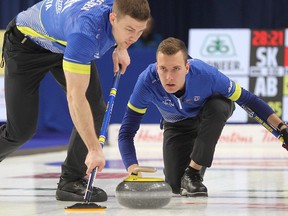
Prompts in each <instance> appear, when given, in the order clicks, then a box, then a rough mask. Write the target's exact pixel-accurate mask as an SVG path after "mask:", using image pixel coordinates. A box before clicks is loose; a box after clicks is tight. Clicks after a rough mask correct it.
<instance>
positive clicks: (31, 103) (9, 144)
mask: <svg viewBox="0 0 288 216" xmlns="http://www.w3.org/2000/svg"><path fill="white" fill-rule="evenodd" d="M3 46H4V49H3V51H4V59H5V65H6V67H5V100H6V109H7V123H6V124H4V125H2V126H1V128H0V161H2V160H3V159H4V158H6V157H7V156H8V155H9V154H10V153H12V152H14V151H15V150H16V149H18V148H19V147H20V146H21V145H22V144H24V143H25V142H26V141H28V140H29V139H30V138H31V137H32V136H33V135H34V134H35V132H36V129H37V119H38V106H39V86H40V82H41V80H42V79H43V78H44V76H45V75H46V74H47V73H48V72H49V71H50V72H51V73H52V75H53V76H54V78H55V79H56V80H57V82H58V83H59V84H60V85H61V86H62V88H63V89H64V91H66V81H65V76H64V71H63V69H62V60H63V55H62V54H57V53H52V52H50V51H49V50H46V49H44V48H41V47H40V46H38V45H37V44H35V43H34V42H32V41H31V40H29V39H28V38H26V39H25V38H24V35H23V34H21V32H20V31H18V30H17V28H16V27H15V21H14V20H12V21H11V22H10V24H9V25H8V27H7V29H6V33H5V37H4V45H3ZM86 97H87V99H88V101H89V104H90V107H91V110H92V114H93V118H94V124H95V126H96V128H95V130H96V132H97V134H98V135H99V133H100V130H101V124H102V121H103V117H104V113H105V107H106V105H105V102H104V100H103V96H102V90H101V85H100V81H99V77H98V72H97V69H96V66H95V64H94V63H93V62H92V67H91V76H90V83H89V87H88V90H87V92H86ZM86 155H87V148H86V145H85V144H84V142H83V141H82V139H81V138H80V136H79V134H78V132H77V131H76V130H75V128H74V129H73V131H72V134H71V137H70V141H69V147H68V152H67V157H66V160H65V162H64V163H63V165H62V174H61V176H63V177H66V178H70V179H76V178H79V177H83V176H85V172H86V169H87V167H86V165H85V163H84V161H85V158H86Z"/></svg>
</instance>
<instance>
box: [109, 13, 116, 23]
mask: <svg viewBox="0 0 288 216" xmlns="http://www.w3.org/2000/svg"><path fill="white" fill-rule="evenodd" d="M116 19H117V16H116V13H114V12H111V13H110V14H109V21H110V23H111V24H112V23H114V22H115V20H116Z"/></svg>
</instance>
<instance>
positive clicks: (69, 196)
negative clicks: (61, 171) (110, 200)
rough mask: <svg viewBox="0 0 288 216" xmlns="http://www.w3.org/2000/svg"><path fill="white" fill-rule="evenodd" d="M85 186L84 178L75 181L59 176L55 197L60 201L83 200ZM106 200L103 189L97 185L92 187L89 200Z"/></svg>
mask: <svg viewBox="0 0 288 216" xmlns="http://www.w3.org/2000/svg"><path fill="white" fill-rule="evenodd" d="M86 188H87V180H86V179H82V178H80V179H77V180H75V181H68V180H66V179H64V178H60V181H59V183H58V188H57V191H56V199H57V200H61V201H80V202H83V201H84V195H85V192H86ZM104 201H107V194H106V192H105V191H104V190H102V189H101V188H98V187H93V193H92V196H91V199H90V202H104Z"/></svg>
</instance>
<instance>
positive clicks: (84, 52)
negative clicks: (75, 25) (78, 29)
mask: <svg viewBox="0 0 288 216" xmlns="http://www.w3.org/2000/svg"><path fill="white" fill-rule="evenodd" d="M93 47H95V44H94V43H93V42H92V41H91V40H90V39H89V38H88V37H87V36H86V35H84V34H81V33H74V34H71V35H69V37H68V39H67V47H66V49H65V52H64V57H63V69H64V70H65V71H69V72H72V73H78V74H90V64H91V60H92V59H93V53H94V51H95V50H94V49H93Z"/></svg>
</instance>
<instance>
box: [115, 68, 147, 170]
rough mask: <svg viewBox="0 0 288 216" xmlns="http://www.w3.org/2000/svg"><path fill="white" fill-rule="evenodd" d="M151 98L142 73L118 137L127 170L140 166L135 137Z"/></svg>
mask: <svg viewBox="0 0 288 216" xmlns="http://www.w3.org/2000/svg"><path fill="white" fill-rule="evenodd" d="M151 98H152V96H151V90H149V88H148V87H147V84H146V83H145V73H142V74H141V75H140V76H139V78H138V80H137V82H136V85H135V87H134V90H133V92H132V94H131V96H130V100H129V102H128V105H127V108H126V112H125V114H124V117H123V120H122V123H121V127H120V130H119V135H118V147H119V151H120V154H121V157H122V160H123V163H124V165H125V168H126V169H127V168H128V167H129V166H130V165H132V164H138V160H137V156H136V151H135V145H134V137H135V135H136V133H137V131H138V129H139V127H140V123H141V120H142V118H143V116H144V114H145V113H146V110H147V107H148V104H149V103H150V102H151Z"/></svg>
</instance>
